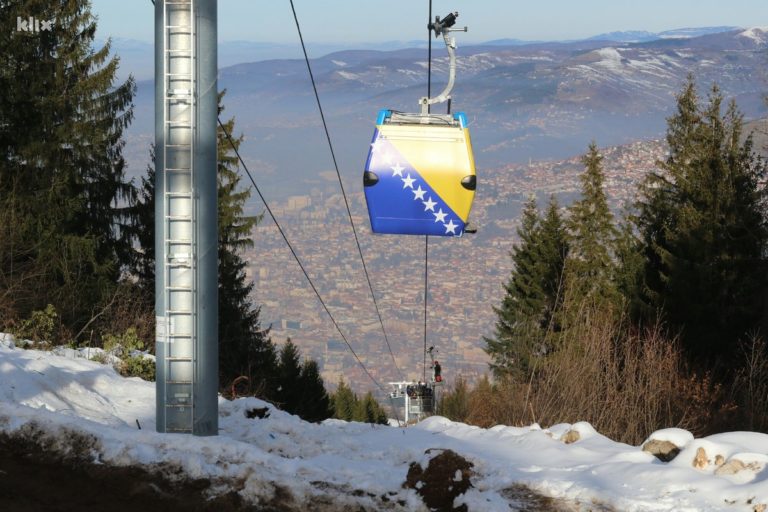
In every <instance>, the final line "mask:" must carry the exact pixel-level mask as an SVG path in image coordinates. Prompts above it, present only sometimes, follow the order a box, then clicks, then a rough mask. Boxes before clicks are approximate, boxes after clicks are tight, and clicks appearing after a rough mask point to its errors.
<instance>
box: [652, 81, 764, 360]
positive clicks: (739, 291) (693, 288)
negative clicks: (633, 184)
mask: <svg viewBox="0 0 768 512" xmlns="http://www.w3.org/2000/svg"><path fill="white" fill-rule="evenodd" d="M722 101H723V97H722V94H721V93H720V91H719V89H718V88H717V86H713V88H712V90H711V92H710V94H709V99H708V104H707V105H705V106H701V105H700V104H699V103H700V102H699V99H698V97H697V94H696V86H695V83H694V81H693V79H692V78H689V80H688V82H687V83H686V85H685V87H684V89H683V91H682V93H681V94H680V95H679V96H678V110H677V113H676V114H675V115H673V116H672V117H671V118H670V119H669V120H668V129H667V142H668V144H669V149H670V152H669V156H668V157H667V158H666V160H664V161H663V162H660V163H659V167H660V172H659V173H656V174H654V175H651V176H650V177H649V178H648V181H647V182H646V183H645V185H644V187H643V188H642V197H641V200H640V202H639V210H640V213H639V216H638V228H639V231H640V233H641V236H642V239H643V243H644V245H645V250H646V265H645V272H644V279H645V292H646V293H645V299H646V303H647V305H648V309H649V310H659V311H662V310H663V313H664V315H665V319H666V320H667V321H668V323H669V324H670V326H671V327H673V328H675V329H678V330H680V331H681V332H682V340H683V344H684V346H685V347H686V348H687V350H688V352H689V354H691V355H692V356H693V357H694V358H696V359H697V360H699V361H702V362H703V361H707V362H712V361H715V360H719V361H720V362H726V364H727V361H728V360H729V358H730V356H731V354H732V353H733V352H735V351H734V348H735V344H736V342H737V341H738V340H739V338H741V337H743V336H745V335H747V334H748V333H750V332H751V331H753V330H754V329H757V328H758V327H761V323H762V320H763V318H762V316H763V309H764V305H765V301H764V296H765V290H766V266H765V259H764V255H765V249H766V244H767V243H768V230H767V229H766V218H765V207H764V188H763V185H762V181H763V180H764V177H765V170H766V169H765V163H764V162H762V161H761V160H759V159H758V158H757V157H756V155H755V154H754V152H753V149H752V141H751V137H748V138H747V139H746V140H745V141H743V142H742V136H741V135H742V134H741V132H742V125H743V121H742V116H741V114H740V113H739V112H738V110H737V108H736V105H735V103H733V102H731V104H730V105H729V107H728V108H727V110H726V112H725V114H722V112H721V111H722Z"/></svg>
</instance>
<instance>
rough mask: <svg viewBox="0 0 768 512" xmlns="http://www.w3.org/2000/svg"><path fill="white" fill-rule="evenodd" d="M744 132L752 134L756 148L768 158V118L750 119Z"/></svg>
mask: <svg viewBox="0 0 768 512" xmlns="http://www.w3.org/2000/svg"><path fill="white" fill-rule="evenodd" d="M744 133H745V135H747V134H750V133H751V134H752V138H753V140H754V143H755V149H756V150H757V151H758V152H759V153H760V154H761V155H762V156H763V157H764V158H768V118H763V119H757V120H755V121H750V122H748V123H746V125H745V126H744Z"/></svg>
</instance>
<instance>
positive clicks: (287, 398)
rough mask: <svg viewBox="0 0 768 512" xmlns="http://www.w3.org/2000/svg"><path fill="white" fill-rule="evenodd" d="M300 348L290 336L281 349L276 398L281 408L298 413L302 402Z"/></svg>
mask: <svg viewBox="0 0 768 512" xmlns="http://www.w3.org/2000/svg"><path fill="white" fill-rule="evenodd" d="M299 358H300V354H299V348H298V347H297V346H296V345H295V344H294V343H293V342H292V341H291V339H290V338H288V339H287V340H286V342H285V344H284V345H283V347H282V348H281V349H280V354H279V355H278V365H277V390H276V392H275V400H276V401H277V403H278V405H279V406H280V408H281V409H282V410H284V411H287V412H289V413H291V414H297V413H298V410H299V404H300V402H301V393H302V389H301V363H300V359H299Z"/></svg>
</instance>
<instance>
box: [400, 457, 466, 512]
mask: <svg viewBox="0 0 768 512" xmlns="http://www.w3.org/2000/svg"><path fill="white" fill-rule="evenodd" d="M433 452H439V453H437V455H435V456H434V457H432V459H430V461H429V464H427V468H426V469H424V468H422V467H421V465H420V464H418V463H416V462H413V463H411V465H410V467H409V468H408V475H407V476H406V479H405V483H404V484H403V487H407V488H410V489H415V490H416V492H417V493H419V495H420V496H421V499H422V500H423V501H424V504H425V505H427V507H429V509H430V510H434V511H438V512H467V506H466V505H461V506H459V507H454V506H453V500H455V499H456V497H458V496H460V495H462V494H464V493H465V492H467V489H469V488H470V487H472V482H471V481H470V477H471V476H472V468H473V467H474V464H472V463H471V462H469V461H468V460H467V459H465V458H464V457H462V456H461V455H459V454H458V453H456V452H454V451H453V450H442V449H429V450H427V451H426V453H427V454H431V453H433Z"/></svg>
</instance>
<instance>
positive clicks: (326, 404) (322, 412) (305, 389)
mask: <svg viewBox="0 0 768 512" xmlns="http://www.w3.org/2000/svg"><path fill="white" fill-rule="evenodd" d="M298 386H299V391H300V393H301V396H300V398H299V403H298V407H297V410H296V414H298V415H299V417H301V419H303V420H305V421H310V422H314V423H316V422H320V421H323V420H326V419H328V418H330V417H331V416H332V409H331V400H330V398H329V397H328V392H327V391H326V390H325V384H324V383H323V379H322V377H320V370H319V369H318V366H317V362H316V361H313V360H311V359H307V360H305V361H304V363H303V364H302V365H301V373H300V374H299V381H298Z"/></svg>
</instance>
